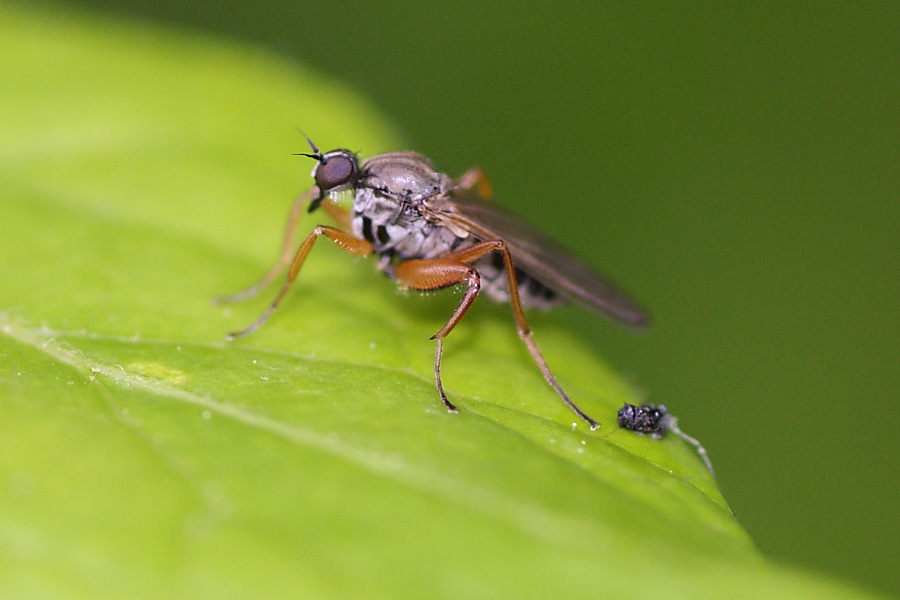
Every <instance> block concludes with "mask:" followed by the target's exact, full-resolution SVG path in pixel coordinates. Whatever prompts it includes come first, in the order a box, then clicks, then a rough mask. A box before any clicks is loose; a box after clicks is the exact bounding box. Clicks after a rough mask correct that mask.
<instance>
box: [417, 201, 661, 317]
mask: <svg viewBox="0 0 900 600" xmlns="http://www.w3.org/2000/svg"><path fill="white" fill-rule="evenodd" d="M434 214H435V217H436V218H437V219H438V220H439V221H443V222H444V223H445V224H447V225H449V226H452V227H460V228H463V229H465V230H467V231H470V232H472V233H473V234H474V235H475V236H476V237H478V238H479V239H501V240H504V241H505V242H506V243H507V245H508V246H509V249H510V253H511V254H512V258H513V262H514V263H515V265H516V266H517V267H518V268H520V269H522V270H523V271H525V272H526V273H527V274H528V275H530V276H531V277H533V278H534V279H536V280H538V281H540V282H541V283H543V284H544V285H545V286H547V287H549V288H551V289H553V290H556V291H557V292H559V293H560V294H562V295H563V296H564V297H565V298H567V299H568V300H571V301H573V302H576V303H578V304H581V305H582V306H585V307H587V308H589V309H592V310H595V311H597V312H600V313H601V314H603V315H605V316H608V317H612V318H613V319H615V320H617V321H619V322H620V323H622V324H624V325H628V326H630V327H633V328H640V327H642V326H644V325H645V324H646V323H647V321H648V317H647V313H646V312H645V311H644V309H643V308H641V307H640V305H638V303H637V302H635V301H634V300H632V299H631V298H630V297H629V296H628V295H627V294H625V293H624V292H623V291H621V290H619V289H618V288H616V287H615V286H614V285H613V284H611V283H610V282H609V281H607V280H606V279H604V278H603V277H602V276H600V275H599V274H597V273H596V272H595V271H594V270H593V269H592V268H591V267H589V266H588V265H587V264H585V263H584V262H582V261H581V260H579V259H577V258H575V257H574V256H572V254H571V253H570V252H569V251H568V250H566V249H565V248H563V247H562V246H560V245H559V244H558V243H557V242H555V241H554V240H552V239H551V238H550V237H548V236H547V235H546V234H544V233H542V232H541V231H539V230H538V229H537V228H535V227H534V226H532V225H530V224H529V223H527V222H526V221H524V220H523V219H521V218H520V217H518V216H516V215H515V214H513V213H511V212H509V211H508V210H506V209H504V208H503V207H501V206H500V205H498V204H495V203H494V202H491V201H490V200H487V199H485V198H483V197H481V196H479V195H478V194H476V193H475V192H473V191H469V190H465V189H456V190H454V192H453V194H452V197H451V198H449V199H447V201H446V203H442V205H441V206H440V207H439V208H438V210H436V211H435V213H434Z"/></svg>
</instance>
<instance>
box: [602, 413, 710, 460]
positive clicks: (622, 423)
mask: <svg viewBox="0 0 900 600" xmlns="http://www.w3.org/2000/svg"><path fill="white" fill-rule="evenodd" d="M619 427H622V428H623V429H627V430H629V431H633V432H635V433H643V434H646V435H649V436H650V437H652V438H654V439H657V440H658V439H662V438H664V437H665V436H666V434H667V433H669V432H670V431H671V432H672V433H674V434H675V435H677V436H678V437H680V438H681V439H683V440H684V441H686V442H687V443H689V444H690V445H692V446H693V447H694V448H696V450H697V454H699V455H700V458H701V459H703V464H705V465H706V468H707V469H709V474H710V475H712V476H713V477H715V475H716V473H715V471H713V466H712V462H710V460H709V455H708V454H707V453H706V448H704V447H703V445H702V444H701V443H700V442H699V441H698V440H697V439H696V438H693V437H691V436H689V435H688V434H686V433H685V432H683V431H682V430H681V429H680V428H679V427H678V419H676V418H675V417H673V416H672V415H670V414H669V411H668V410H667V409H666V407H665V406H664V405H662V404H660V405H656V404H642V405H641V406H635V405H634V404H626V405H625V406H623V407H622V408H620V409H619Z"/></svg>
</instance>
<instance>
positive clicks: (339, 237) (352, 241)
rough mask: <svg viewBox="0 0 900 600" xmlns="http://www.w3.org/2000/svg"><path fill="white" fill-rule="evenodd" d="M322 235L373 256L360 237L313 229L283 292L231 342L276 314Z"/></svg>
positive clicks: (232, 336) (320, 227) (232, 335)
mask: <svg viewBox="0 0 900 600" xmlns="http://www.w3.org/2000/svg"><path fill="white" fill-rule="evenodd" d="M320 235H324V236H325V237H327V238H328V239H330V240H331V241H333V242H334V243H335V244H337V245H338V246H340V247H341V248H343V249H344V250H346V251H347V252H350V253H351V254H356V255H358V256H369V255H370V254H372V244H370V243H369V242H368V241H366V240H361V239H359V238H358V237H355V236H353V235H352V234H349V233H347V232H346V231H341V230H340V229H335V228H334V227H329V226H328V225H317V226H316V228H315V229H313V230H312V232H311V233H310V234H309V235H308V236H306V239H305V240H303V243H302V244H300V248H298V249H297V253H296V254H295V255H294V260H293V261H292V262H291V268H290V269H289V270H288V276H287V281H285V282H284V285H282V286H281V290H279V292H278V295H277V296H275V299H274V300H273V301H272V303H271V304H270V305H269V307H268V308H267V309H266V311H265V312H264V313H263V314H262V315H260V316H259V318H258V319H256V320H255V321H253V323H251V324H250V325H249V326H248V327H245V328H244V329H241V330H240V331H235V332H233V333H230V334H228V339H229V340H233V339H235V338H239V337H243V336H245V335H247V334H249V333H253V332H254V331H256V330H257V329H259V327H260V326H261V325H262V324H263V323H265V322H266V321H267V320H268V319H269V316H270V315H271V314H272V312H274V310H275V309H276V308H278V303H279V302H281V299H282V298H284V295H285V294H287V292H288V290H289V289H290V288H291V284H293V283H294V279H296V278H297V273H299V272H300V267H302V266H303V261H305V260H306V256H307V255H308V254H309V251H310V250H312V247H313V244H315V243H316V240H317V239H319V236H320Z"/></svg>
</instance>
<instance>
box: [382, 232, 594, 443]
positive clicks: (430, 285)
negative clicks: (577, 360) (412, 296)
mask: <svg viewBox="0 0 900 600" xmlns="http://www.w3.org/2000/svg"><path fill="white" fill-rule="evenodd" d="M490 252H500V253H501V255H502V256H503V263H504V267H505V269H506V277H507V282H508V285H509V301H510V305H511V306H512V311H513V317H514V318H515V320H516V329H517V330H518V332H519V337H520V338H521V339H522V342H523V343H524V344H525V346H526V347H527V348H528V351H529V352H530V353H531V357H532V358H533V359H534V362H535V363H536V364H537V366H538V368H539V369H540V370H541V374H542V375H543V376H544V379H545V380H546V381H547V383H548V384H549V385H550V387H552V388H553V390H554V391H555V392H556V393H557V395H558V396H559V397H560V398H561V399H562V401H563V402H565V404H566V406H568V407H569V408H571V409H572V410H573V411H574V412H575V414H577V415H578V416H579V417H581V418H582V419H584V421H585V422H587V424H588V425H589V426H590V428H591V429H597V428H598V427H599V426H600V424H599V423H598V422H597V421H595V420H594V419H592V418H591V417H590V416H588V415H587V413H585V412H584V411H583V410H581V409H580V408H579V407H578V406H577V405H576V404H575V403H574V402H572V400H571V399H570V398H569V396H568V394H566V392H565V391H564V390H563V389H562V387H561V386H560V385H559V382H558V381H556V377H555V376H554V375H553V372H552V371H550V367H549V366H548V365H547V361H546V360H544V356H543V355H542V354H541V351H540V349H539V348H538V346H537V343H536V342H535V341H534V339H533V338H532V334H531V328H530V327H529V326H528V321H527V320H526V319H525V311H524V310H523V309H522V303H521V301H520V299H519V284H518V282H517V281H516V273H515V268H514V267H513V262H512V256H511V255H510V253H509V248H508V247H507V246H506V242H504V241H503V240H488V241H484V242H478V243H477V244H473V245H472V246H469V247H467V248H462V249H460V250H456V251H455V252H451V253H449V254H447V255H445V256H443V257H441V258H436V259H431V260H410V261H406V262H403V263H400V264H399V265H397V269H396V272H395V275H396V277H397V280H398V281H399V282H400V283H402V284H404V285H406V286H408V287H411V288H413V289H417V290H434V289H438V288H442V287H446V286H449V285H454V284H457V283H462V282H464V281H465V282H467V283H468V288H467V289H466V293H465V295H464V296H463V298H462V300H460V302H459V305H458V306H457V307H456V310H455V311H453V314H452V315H451V316H450V318H449V319H448V320H447V323H445V324H444V326H443V327H442V328H441V329H440V331H438V332H437V333H436V334H434V335H433V336H432V338H431V339H434V340H437V351H436V354H435V359H434V376H435V380H436V382H437V388H438V393H439V394H440V396H441V400H442V401H443V402H444V404H445V405H446V406H447V408H448V409H449V410H451V411H454V412H455V411H456V407H455V406H453V404H452V403H451V402H450V401H449V400H448V399H447V395H446V394H445V393H444V386H443V384H442V382H441V356H442V354H443V339H444V338H445V337H447V335H449V334H450V332H451V331H453V328H454V327H456V325H457V324H458V323H459V322H460V320H462V318H463V316H465V314H466V311H468V310H469V307H470V306H471V305H472V302H474V301H475V298H476V296H478V292H479V290H480V289H481V277H480V276H479V275H478V272H477V271H476V270H475V268H474V267H472V266H471V265H470V264H468V263H471V262H473V261H475V260H477V259H479V258H481V257H482V256H484V255H485V254H488V253H490Z"/></svg>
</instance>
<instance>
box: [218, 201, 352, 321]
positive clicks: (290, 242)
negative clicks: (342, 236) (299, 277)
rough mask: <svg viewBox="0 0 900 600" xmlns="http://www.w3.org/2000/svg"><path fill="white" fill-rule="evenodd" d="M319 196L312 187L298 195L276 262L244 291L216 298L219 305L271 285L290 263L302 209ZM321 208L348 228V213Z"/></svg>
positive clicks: (326, 206) (330, 205) (332, 207)
mask: <svg viewBox="0 0 900 600" xmlns="http://www.w3.org/2000/svg"><path fill="white" fill-rule="evenodd" d="M318 195H319V188H317V187H314V188H313V189H311V190H310V191H308V192H306V193H304V194H300V196H299V197H298V198H297V200H295V201H294V205H293V206H291V212H290V214H289V215H288V219H287V223H286V224H285V226H284V239H283V241H282V243H281V254H280V255H279V257H278V260H277V261H276V262H275V264H274V265H272V267H271V268H270V269H269V270H268V271H267V272H266V274H265V275H263V276H262V278H261V279H260V280H259V281H257V282H256V283H254V284H253V285H251V286H250V287H248V288H247V289H245V290H242V291H240V292H237V293H234V294H229V295H227V296H218V297H216V299H215V301H216V302H217V303H219V304H230V303H232V302H240V301H241V300H247V299H249V298H253V297H255V296H256V295H257V294H259V293H260V292H261V291H262V290H264V289H265V288H266V287H268V285H269V284H270V283H272V282H273V281H274V280H275V278H276V277H278V274H279V273H280V272H281V271H282V270H283V269H284V268H285V267H286V266H287V265H288V263H289V262H290V261H291V254H292V253H293V251H294V236H295V235H296V233H297V224H298V223H299V222H300V217H301V216H302V214H303V210H302V208H303V207H304V206H305V205H306V204H307V203H308V202H309V201H310V200H311V199H313V198H315V197H317V196H318ZM322 208H323V209H325V212H327V213H328V216H330V217H331V218H332V219H333V220H334V221H335V223H337V224H338V225H340V226H341V227H344V228H345V229H349V228H350V213H349V212H348V211H346V210H344V209H342V208H340V207H339V206H338V205H336V204H334V203H332V202H325V203H324V204H323V205H322Z"/></svg>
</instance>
